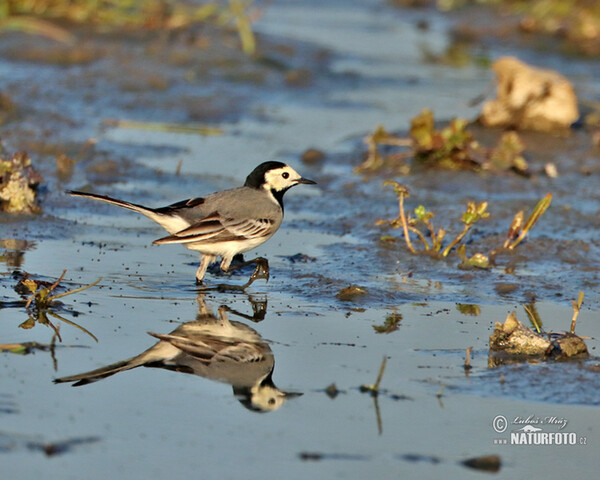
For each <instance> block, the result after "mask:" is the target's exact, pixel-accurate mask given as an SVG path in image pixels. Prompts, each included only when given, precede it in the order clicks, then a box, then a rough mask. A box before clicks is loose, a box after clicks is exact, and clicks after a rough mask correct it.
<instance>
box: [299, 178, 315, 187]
mask: <svg viewBox="0 0 600 480" xmlns="http://www.w3.org/2000/svg"><path fill="white" fill-rule="evenodd" d="M296 182H297V183H299V184H300V183H304V184H305V185H316V183H317V182H315V181H314V180H309V179H308V178H299V179H298V180H296Z"/></svg>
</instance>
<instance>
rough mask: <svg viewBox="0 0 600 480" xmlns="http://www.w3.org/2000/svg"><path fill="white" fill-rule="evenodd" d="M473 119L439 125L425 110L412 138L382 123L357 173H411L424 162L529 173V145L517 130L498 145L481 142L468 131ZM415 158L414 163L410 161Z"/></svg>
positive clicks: (411, 132) (369, 139)
mask: <svg viewBox="0 0 600 480" xmlns="http://www.w3.org/2000/svg"><path fill="white" fill-rule="evenodd" d="M468 126H469V122H468V121H467V120H464V119H459V118H453V119H451V120H450V121H449V122H448V123H447V125H445V126H442V127H439V128H437V127H436V124H435V119H434V115H433V112H432V111H431V110H429V109H424V110H423V111H422V112H421V113H420V114H419V115H417V116H416V117H414V118H413V119H412V120H411V124H410V130H409V137H408V138H403V137H398V136H396V135H393V134H391V133H389V132H387V131H386V130H385V128H384V127H383V126H381V125H380V126H378V127H377V128H376V129H375V131H374V132H373V133H371V134H369V135H367V136H366V137H365V139H364V142H365V143H366V144H367V149H368V152H367V158H366V159H365V161H364V162H363V163H362V164H361V165H359V166H358V167H357V168H356V170H355V171H356V172H357V173H376V172H379V171H381V170H391V171H394V172H397V173H400V174H402V175H407V174H409V173H410V172H411V170H412V168H414V167H415V166H417V165H423V166H427V167H431V168H444V169H449V170H473V171H484V170H485V171H492V172H505V171H513V172H516V173H519V174H521V175H528V173H529V172H528V165H527V161H526V160H525V158H524V157H523V155H522V154H523V152H524V150H525V146H524V144H523V142H522V141H521V139H520V138H519V136H518V134H517V133H516V132H514V131H508V132H504V133H503V134H502V135H501V137H500V139H499V141H498V143H497V145H496V146H494V147H491V148H490V147H485V146H483V145H481V144H480V143H479V142H478V141H477V140H476V139H475V138H474V135H473V134H472V133H471V132H470V131H469V130H468ZM390 146H392V147H403V148H405V149H406V148H408V150H407V151H404V152H391V153H387V154H385V155H384V154H382V153H381V152H380V147H390ZM410 158H412V159H414V162H413V164H409V163H407V160H408V159H410Z"/></svg>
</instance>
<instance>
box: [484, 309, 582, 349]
mask: <svg viewBox="0 0 600 480" xmlns="http://www.w3.org/2000/svg"><path fill="white" fill-rule="evenodd" d="M490 351H493V352H503V353H505V354H508V355H511V356H521V355H522V356H540V357H552V358H554V359H564V358H569V357H573V356H575V355H587V354H588V350H587V346H586V345H585V342H584V341H583V339H582V338H581V337H578V336H577V335H574V334H571V333H565V334H560V335H554V338H553V339H552V340H550V339H549V338H548V336H547V335H542V334H539V333H537V332H534V331H533V330H531V329H530V328H528V327H526V326H525V325H523V324H522V323H521V322H519V320H517V317H516V316H515V314H514V313H510V314H509V315H508V316H507V317H506V320H505V322H504V323H500V322H497V323H496V325H495V328H494V332H493V333H492V335H490Z"/></svg>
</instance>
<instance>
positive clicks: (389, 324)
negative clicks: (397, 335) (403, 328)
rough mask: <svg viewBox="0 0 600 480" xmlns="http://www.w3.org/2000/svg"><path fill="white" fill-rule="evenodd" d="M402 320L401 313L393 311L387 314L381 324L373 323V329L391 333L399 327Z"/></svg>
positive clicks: (377, 331) (378, 331)
mask: <svg viewBox="0 0 600 480" xmlns="http://www.w3.org/2000/svg"><path fill="white" fill-rule="evenodd" d="M401 320H402V314H401V313H398V312H394V313H391V314H389V315H388V316H387V317H386V318H385V321H384V322H383V325H373V330H375V333H392V332H395V331H396V330H398V328H400V321H401Z"/></svg>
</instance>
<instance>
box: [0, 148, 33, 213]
mask: <svg viewBox="0 0 600 480" xmlns="http://www.w3.org/2000/svg"><path fill="white" fill-rule="evenodd" d="M42 180H43V179H42V176H41V175H40V174H39V173H37V172H36V171H35V170H34V169H33V167H32V166H31V159H30V158H29V157H28V156H27V154H26V153H24V152H20V153H16V154H15V155H14V156H13V158H12V159H11V160H3V159H1V158H0V211H5V212H7V213H39V212H40V211H41V209H40V207H39V205H38V204H37V200H36V189H37V186H38V185H39V184H40V183H41V182H42Z"/></svg>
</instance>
